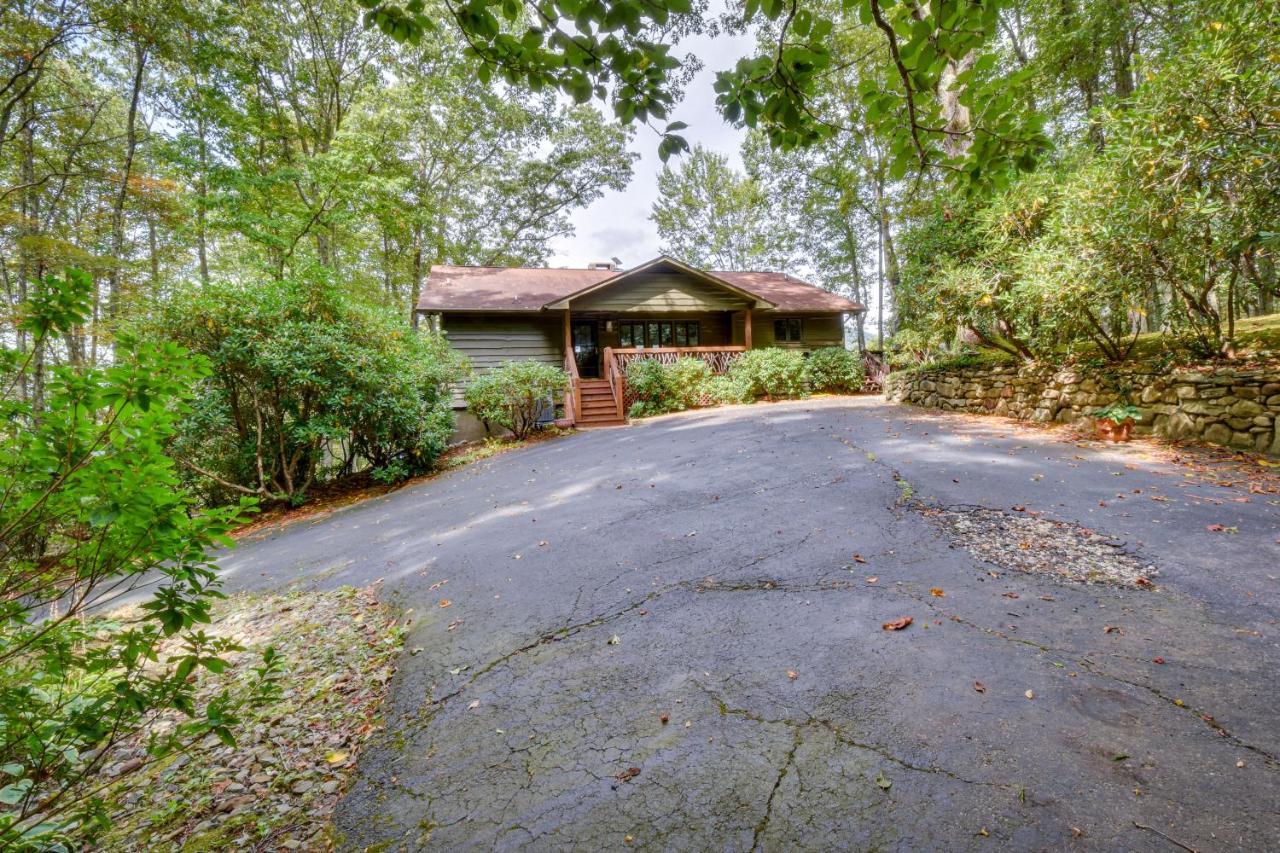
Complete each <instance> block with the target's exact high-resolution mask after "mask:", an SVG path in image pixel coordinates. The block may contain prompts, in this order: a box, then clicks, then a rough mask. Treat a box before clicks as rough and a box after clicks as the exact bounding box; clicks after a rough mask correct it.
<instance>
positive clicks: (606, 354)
mask: <svg viewBox="0 0 1280 853" xmlns="http://www.w3.org/2000/svg"><path fill="white" fill-rule="evenodd" d="M752 326H753V318H752V312H751V309H750V308H744V309H742V310H739V311H712V312H679V313H670V314H656V313H655V314H650V315H648V316H636V315H635V314H634V313H631V312H600V311H585V312H577V311H572V310H569V309H566V310H565V311H564V353H565V359H564V368H565V372H566V373H568V375H569V387H568V388H566V389H565V400H564V413H565V419H566V420H567V421H568V423H569V424H571V425H575V426H612V425H615V424H620V423H623V422H624V420H625V414H626V410H627V405H628V402H629V401H628V399H627V388H626V370H627V365H628V364H629V363H630V362H632V361H635V360H636V359H653V360H656V361H659V362H662V363H663V364H673V363H675V362H676V361H677V360H678V359H680V358H683V357H691V358H698V359H701V360H702V361H704V362H705V363H706V364H707V366H708V367H709V368H710V369H711V372H712V373H716V374H720V373H724V372H725V371H727V370H728V369H729V365H730V364H732V363H733V360H734V359H735V358H737V357H738V355H740V354H741V353H743V352H746V351H747V350H748V349H750V348H751V345H752Z"/></svg>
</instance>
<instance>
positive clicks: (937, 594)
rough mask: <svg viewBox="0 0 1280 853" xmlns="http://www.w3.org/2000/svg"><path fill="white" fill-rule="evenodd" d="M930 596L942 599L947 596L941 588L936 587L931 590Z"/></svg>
mask: <svg viewBox="0 0 1280 853" xmlns="http://www.w3.org/2000/svg"><path fill="white" fill-rule="evenodd" d="M929 594H930V595H932V596H933V597H934V598H942V596H944V595H946V593H945V592H943V591H942V589H941V588H940V587H936V586H934V587H930V588H929Z"/></svg>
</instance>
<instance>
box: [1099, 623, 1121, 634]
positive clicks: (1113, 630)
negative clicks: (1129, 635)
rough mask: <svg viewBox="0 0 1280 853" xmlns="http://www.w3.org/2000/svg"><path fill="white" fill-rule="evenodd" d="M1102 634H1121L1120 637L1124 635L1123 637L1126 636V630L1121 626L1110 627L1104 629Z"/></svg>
mask: <svg viewBox="0 0 1280 853" xmlns="http://www.w3.org/2000/svg"><path fill="white" fill-rule="evenodd" d="M1102 633H1104V634H1120V635H1122V636H1123V635H1124V629H1123V628H1121V627H1120V626H1119V625H1108V626H1107V627H1105V628H1103V629H1102Z"/></svg>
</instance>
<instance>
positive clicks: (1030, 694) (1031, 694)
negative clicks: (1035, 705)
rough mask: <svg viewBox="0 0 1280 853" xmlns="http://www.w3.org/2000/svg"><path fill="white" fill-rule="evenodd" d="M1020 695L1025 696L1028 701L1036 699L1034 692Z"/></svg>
mask: <svg viewBox="0 0 1280 853" xmlns="http://www.w3.org/2000/svg"><path fill="white" fill-rule="evenodd" d="M1022 695H1023V696H1026V697H1027V698H1028V699H1034V698H1036V692H1035V691H1034V690H1028V691H1027V692H1026V693H1023V694H1022Z"/></svg>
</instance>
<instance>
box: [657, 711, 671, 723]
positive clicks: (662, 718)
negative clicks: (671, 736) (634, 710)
mask: <svg viewBox="0 0 1280 853" xmlns="http://www.w3.org/2000/svg"><path fill="white" fill-rule="evenodd" d="M658 719H659V720H661V721H662V724H663V725H664V726H665V725H666V724H667V723H669V722H671V718H670V717H668V716H667V715H666V714H663V715H662V716H661V717H659V718H658Z"/></svg>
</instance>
